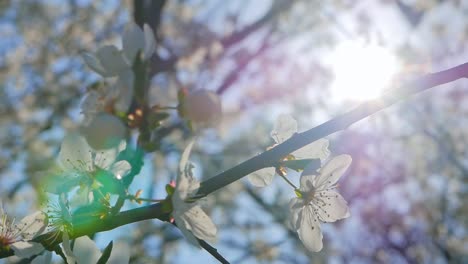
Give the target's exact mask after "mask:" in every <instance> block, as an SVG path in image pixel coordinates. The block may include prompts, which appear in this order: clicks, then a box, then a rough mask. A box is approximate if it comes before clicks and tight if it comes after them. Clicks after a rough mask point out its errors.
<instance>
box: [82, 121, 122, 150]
mask: <svg viewBox="0 0 468 264" xmlns="http://www.w3.org/2000/svg"><path fill="white" fill-rule="evenodd" d="M81 132H82V134H83V135H84V137H85V138H86V141H87V142H88V144H89V145H90V146H91V147H92V148H93V149H109V148H112V147H117V146H118V145H119V143H120V142H122V140H124V139H125V134H126V132H127V129H126V127H125V125H124V124H123V122H122V121H121V120H120V119H119V118H117V117H116V116H114V115H110V114H107V113H99V114H97V115H96V116H94V118H93V119H92V120H91V122H90V123H89V125H87V126H85V127H83V128H82V129H81Z"/></svg>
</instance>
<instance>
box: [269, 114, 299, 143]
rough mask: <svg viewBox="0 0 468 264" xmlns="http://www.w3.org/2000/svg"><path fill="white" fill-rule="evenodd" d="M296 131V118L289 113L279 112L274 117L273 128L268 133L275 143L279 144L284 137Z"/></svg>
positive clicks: (288, 136)
mask: <svg viewBox="0 0 468 264" xmlns="http://www.w3.org/2000/svg"><path fill="white" fill-rule="evenodd" d="M296 132H297V122H296V120H295V119H294V118H293V117H292V116H290V115H286V114H281V115H280V116H278V118H277V119H276V123H275V126H274V128H273V131H271V133H270V135H271V137H272V138H273V139H274V140H275V142H276V143H278V144H280V143H282V142H284V141H285V140H286V139H288V138H290V137H291V136H292V135H293V134H294V133H296Z"/></svg>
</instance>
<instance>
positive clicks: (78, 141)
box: [58, 133, 93, 171]
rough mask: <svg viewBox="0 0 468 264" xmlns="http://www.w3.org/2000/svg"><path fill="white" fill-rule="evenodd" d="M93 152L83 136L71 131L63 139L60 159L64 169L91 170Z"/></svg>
mask: <svg viewBox="0 0 468 264" xmlns="http://www.w3.org/2000/svg"><path fill="white" fill-rule="evenodd" d="M91 153H92V150H91V148H90V147H89V145H88V143H87V142H86V140H85V139H84V138H83V137H81V136H80V135H78V134H75V133H70V134H68V135H67V136H65V138H64V139H63V142H62V146H61V147H60V153H59V157H58V160H59V163H60V164H61V165H62V167H63V168H64V169H69V170H79V171H91V170H92V169H93V161H92V155H91Z"/></svg>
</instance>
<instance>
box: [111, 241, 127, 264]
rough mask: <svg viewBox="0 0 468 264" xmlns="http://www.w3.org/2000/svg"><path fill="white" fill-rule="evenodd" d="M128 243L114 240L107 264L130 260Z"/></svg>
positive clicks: (118, 263)
mask: <svg viewBox="0 0 468 264" xmlns="http://www.w3.org/2000/svg"><path fill="white" fill-rule="evenodd" d="M130 248H131V247H130V245H129V244H128V243H127V242H124V241H114V245H113V246H112V252H111V255H110V257H109V260H108V261H107V264H128V263H129V262H130Z"/></svg>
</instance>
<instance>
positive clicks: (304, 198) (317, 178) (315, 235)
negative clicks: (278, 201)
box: [248, 115, 351, 252]
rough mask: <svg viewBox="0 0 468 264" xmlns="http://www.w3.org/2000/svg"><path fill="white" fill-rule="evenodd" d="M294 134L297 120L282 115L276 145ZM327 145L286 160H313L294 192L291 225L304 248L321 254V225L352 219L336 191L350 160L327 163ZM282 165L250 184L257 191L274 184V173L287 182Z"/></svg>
mask: <svg viewBox="0 0 468 264" xmlns="http://www.w3.org/2000/svg"><path fill="white" fill-rule="evenodd" d="M295 133H297V122H296V120H294V118H292V117H291V116H289V115H280V116H279V117H278V119H277V121H276V123H275V127H274V129H273V131H272V132H271V136H272V138H273V139H274V141H275V142H276V143H277V144H281V143H283V142H284V141H286V140H287V139H289V138H291V137H292V136H294V134H295ZM328 144H329V143H328V140H326V139H319V140H317V141H315V142H312V143H311V144H309V145H307V146H304V147H303V148H301V149H299V150H297V151H295V152H293V153H291V155H289V156H288V157H287V158H286V159H285V161H286V160H290V159H293V160H297V159H305V160H310V162H308V164H307V165H306V166H305V168H303V171H302V174H301V178H300V187H299V188H296V187H295V189H294V193H295V194H296V197H294V198H292V199H291V201H290V202H289V210H290V218H289V220H290V221H289V222H290V226H291V228H292V229H293V230H294V231H296V232H297V233H298V235H299V238H300V240H301V241H302V243H303V244H304V246H305V248H306V249H307V250H310V251H312V252H317V251H320V250H321V249H322V247H323V244H322V238H323V235H322V232H321V229H320V222H335V221H337V220H340V219H343V218H347V217H349V216H350V213H349V208H348V205H347V203H346V201H345V200H344V198H343V197H342V196H341V195H340V194H339V193H338V192H337V191H336V189H337V182H338V180H339V179H340V177H341V176H342V175H343V174H344V172H345V171H346V169H347V168H348V167H349V165H350V164H351V157H350V156H349V155H338V156H336V157H333V158H331V159H328V160H327V158H328V157H329V155H330V151H329V150H328ZM317 159H319V160H320V161H321V162H322V163H324V164H323V165H322V166H320V165H319V166H318V165H317V163H316V162H314V160H317ZM326 160H327V161H326ZM325 161H326V162H325ZM279 164H280V165H278V166H277V167H276V168H275V167H269V168H265V169H261V170H258V171H256V172H254V173H252V174H250V175H249V176H248V178H249V180H250V182H251V183H252V184H253V185H255V186H257V187H264V186H266V185H268V184H270V183H271V182H272V180H273V176H274V175H275V171H276V172H278V173H279V174H280V176H282V177H284V178H285V174H286V173H285V168H284V167H283V166H284V165H283V164H282V161H279ZM285 179H286V178H285ZM286 180H287V179H286ZM287 181H288V183H290V182H289V180H287Z"/></svg>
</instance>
